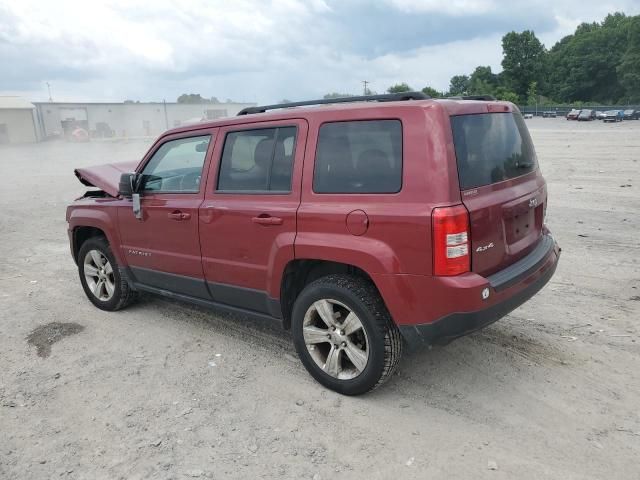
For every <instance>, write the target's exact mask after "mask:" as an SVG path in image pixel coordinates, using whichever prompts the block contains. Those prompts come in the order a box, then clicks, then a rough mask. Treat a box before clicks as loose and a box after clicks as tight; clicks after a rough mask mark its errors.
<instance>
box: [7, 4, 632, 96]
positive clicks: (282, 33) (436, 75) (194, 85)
mask: <svg viewBox="0 0 640 480" xmlns="http://www.w3.org/2000/svg"><path fill="white" fill-rule="evenodd" d="M615 11H622V12H624V13H626V14H629V15H634V14H640V0H537V1H536V0H528V1H527V0H524V1H521V0H508V1H504V0H501V1H500V0H445V1H441V0H371V1H364V0H273V1H268V0H235V1H224V0H183V1H179V2H178V1H175V2H172V1H168V0H153V1H150V0H110V1H107V0H95V1H94V0H82V1H77V0H56V1H45V0H42V1H34V0H0V95H21V96H24V97H26V98H28V99H29V100H31V101H46V100H47V99H48V98H49V94H48V91H47V82H48V83H49V85H50V87H51V94H52V97H53V100H54V101H124V100H126V99H131V100H139V101H143V102H144V101H162V100H163V99H166V100H167V101H175V100H176V98H177V97H178V96H179V95H180V94H181V93H200V94H201V95H202V96H204V97H212V96H215V97H216V98H218V99H219V100H220V101H225V100H227V99H232V100H234V101H247V102H258V103H274V102H278V101H281V100H282V99H288V100H292V101H295V100H303V99H310V98H320V97H322V96H323V95H324V94H326V93H329V92H339V93H353V94H358V93H362V89H363V85H362V80H367V81H369V82H370V84H369V88H370V89H371V90H373V91H376V92H378V93H383V92H384V91H385V90H386V89H387V88H388V87H389V86H390V85H393V84H395V83H399V82H407V83H408V84H409V85H410V86H412V87H413V88H415V89H416V90H419V89H422V88H423V87H425V86H427V85H428V86H431V87H434V88H436V89H438V90H446V89H447V88H448V86H449V80H450V78H451V77H452V76H453V75H458V74H469V73H471V72H472V71H473V69H474V68H475V67H476V66H478V65H490V66H491V67H492V69H493V70H494V72H499V71H500V70H501V67H500V61H501V59H502V47H501V43H500V42H501V37H502V36H503V35H504V34H505V33H507V32H509V31H512V30H515V31H522V30H527V29H528V30H533V31H534V32H535V33H536V35H537V36H538V38H540V40H541V41H542V42H543V43H544V44H545V45H546V46H547V47H548V48H550V47H551V46H553V44H554V43H555V42H557V41H558V40H560V39H561V38H562V37H564V36H565V35H568V34H571V33H572V32H573V31H574V29H575V27H576V26H577V25H578V24H580V23H581V22H592V21H602V20H603V19H604V17H605V16H606V15H607V13H612V12H615Z"/></svg>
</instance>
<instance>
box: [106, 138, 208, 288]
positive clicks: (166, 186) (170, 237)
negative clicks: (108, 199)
mask: <svg viewBox="0 0 640 480" xmlns="http://www.w3.org/2000/svg"><path fill="white" fill-rule="evenodd" d="M185 135H186V134H182V135H181V136H173V137H169V138H168V139H166V140H165V141H163V142H162V143H159V144H158V145H157V146H156V148H154V149H152V151H151V152H150V154H149V155H148V156H147V158H145V160H144V161H143V163H142V166H141V167H139V169H138V172H139V173H141V174H142V179H141V187H140V193H141V207H142V208H141V210H142V218H141V219H137V218H136V217H135V216H134V214H133V209H132V208H130V207H129V206H125V207H121V208H120V209H119V210H118V224H119V228H120V237H121V245H122V249H123V255H124V256H125V257H126V259H127V263H128V264H129V266H130V268H131V272H132V274H133V276H134V277H135V278H134V280H135V281H136V282H138V283H141V284H144V285H147V286H151V287H154V288H158V289H161V290H167V291H171V292H176V293H181V294H184V295H190V296H194V297H200V298H210V295H209V294H208V291H207V288H206V285H205V283H204V275H203V272H202V260H201V255H200V240H199V235H198V208H199V207H200V205H201V204H202V201H203V198H204V183H205V182H204V180H202V179H203V172H206V171H207V168H206V167H207V166H208V159H209V156H210V152H211V150H212V149H213V147H212V145H213V143H214V138H215V130H210V129H209V130H202V131H198V132H189V135H190V136H188V137H186V136H185ZM208 152H209V155H208V154H207V153H208Z"/></svg>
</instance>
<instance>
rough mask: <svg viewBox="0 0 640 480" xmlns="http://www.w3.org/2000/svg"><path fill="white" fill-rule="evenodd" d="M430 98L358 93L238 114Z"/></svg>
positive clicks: (253, 109) (402, 94)
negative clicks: (337, 104) (357, 94)
mask: <svg viewBox="0 0 640 480" xmlns="http://www.w3.org/2000/svg"><path fill="white" fill-rule="evenodd" d="M429 98H431V97H430V96H429V95H425V94H424V93H422V92H402V93H388V94H384V95H359V96H354V97H338V98H323V99H320V100H306V101H304V102H291V103H278V104H275V105H262V106H257V107H247V108H243V109H242V110H240V111H239V112H238V115H249V114H251V113H264V112H266V111H267V110H275V109H278V108H290V107H306V106H309V105H330V104H333V103H349V102H398V101H405V100H427V99H429Z"/></svg>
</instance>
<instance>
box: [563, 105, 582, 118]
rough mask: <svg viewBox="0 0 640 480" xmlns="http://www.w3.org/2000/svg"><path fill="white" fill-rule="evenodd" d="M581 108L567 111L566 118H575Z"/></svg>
mask: <svg viewBox="0 0 640 480" xmlns="http://www.w3.org/2000/svg"><path fill="white" fill-rule="evenodd" d="M580 112H581V110H576V109H575V108H574V109H572V110H571V111H570V112H569V113H567V117H566V118H567V120H577V119H578V116H579V115H580Z"/></svg>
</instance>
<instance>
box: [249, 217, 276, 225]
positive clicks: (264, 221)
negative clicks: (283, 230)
mask: <svg viewBox="0 0 640 480" xmlns="http://www.w3.org/2000/svg"><path fill="white" fill-rule="evenodd" d="M251 221H252V222H253V223H257V224H258V225H282V219H281V218H280V217H272V216H270V215H264V216H263V215H260V216H259V217H253V218H252V219H251Z"/></svg>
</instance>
